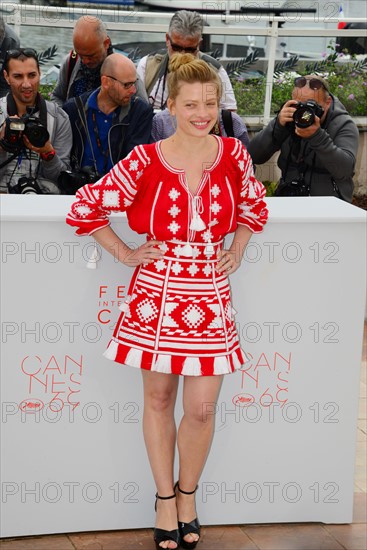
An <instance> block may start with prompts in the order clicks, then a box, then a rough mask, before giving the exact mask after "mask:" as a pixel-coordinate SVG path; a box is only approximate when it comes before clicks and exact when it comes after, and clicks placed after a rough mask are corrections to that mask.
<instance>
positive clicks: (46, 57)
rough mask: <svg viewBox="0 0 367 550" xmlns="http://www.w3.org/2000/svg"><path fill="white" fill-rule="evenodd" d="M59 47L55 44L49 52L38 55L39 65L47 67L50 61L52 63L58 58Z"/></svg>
mask: <svg viewBox="0 0 367 550" xmlns="http://www.w3.org/2000/svg"><path fill="white" fill-rule="evenodd" d="M56 52H57V46H56V45H55V44H54V45H53V46H51V47H50V48H47V50H44V51H43V52H39V53H37V59H38V63H39V64H40V65H45V64H46V63H47V62H48V61H52V60H53V59H54V58H55V57H56Z"/></svg>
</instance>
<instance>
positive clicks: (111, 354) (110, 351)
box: [103, 340, 118, 361]
mask: <svg viewBox="0 0 367 550" xmlns="http://www.w3.org/2000/svg"><path fill="white" fill-rule="evenodd" d="M117 350H118V343H117V342H115V341H114V340H111V342H110V343H109V345H108V348H107V349H106V351H105V352H104V354H103V356H104V357H106V358H107V359H112V361H114V360H115V359H116V355H117Z"/></svg>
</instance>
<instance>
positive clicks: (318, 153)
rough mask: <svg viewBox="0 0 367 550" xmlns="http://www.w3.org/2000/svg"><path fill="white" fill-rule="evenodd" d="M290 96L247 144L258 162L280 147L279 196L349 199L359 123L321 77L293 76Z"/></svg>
mask: <svg viewBox="0 0 367 550" xmlns="http://www.w3.org/2000/svg"><path fill="white" fill-rule="evenodd" d="M294 84H295V85H294V89H293V91H292V99H290V100H289V101H287V102H286V103H285V104H284V105H283V106H282V108H281V109H280V111H279V113H278V115H277V117H276V118H275V119H274V120H272V121H271V122H270V123H269V124H268V125H267V126H266V127H265V128H264V129H263V130H262V131H261V132H259V133H258V134H257V135H256V136H255V137H254V138H253V139H252V140H251V141H250V144H249V146H248V151H249V153H250V154H251V156H252V159H253V162H254V163H255V164H263V163H265V162H267V161H268V160H269V159H270V158H271V157H272V155H273V154H274V153H275V152H276V151H279V150H280V154H279V158H278V166H279V168H280V170H281V173H282V177H281V180H280V182H279V185H278V188H277V190H276V193H275V194H276V195H278V196H307V195H313V196H335V197H339V198H341V199H343V200H345V201H348V202H351V200H352V195H353V187H354V184H353V179H352V177H353V174H354V167H355V162H356V156H357V149H358V137H359V136H358V128H357V126H356V125H355V124H354V122H353V120H352V118H351V117H350V115H349V114H348V112H347V111H346V109H345V107H344V106H343V105H342V104H341V103H340V101H339V100H338V98H336V97H334V96H333V95H332V94H330V92H329V88H328V84H327V82H326V81H325V80H324V79H323V78H321V77H319V76H317V75H308V76H300V77H298V78H296V79H295V82H294Z"/></svg>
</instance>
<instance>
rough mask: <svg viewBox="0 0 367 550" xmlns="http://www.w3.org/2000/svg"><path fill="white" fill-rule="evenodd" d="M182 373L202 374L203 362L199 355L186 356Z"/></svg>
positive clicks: (189, 374) (188, 374) (186, 374)
mask: <svg viewBox="0 0 367 550" xmlns="http://www.w3.org/2000/svg"><path fill="white" fill-rule="evenodd" d="M181 374H183V375H185V376H200V375H201V364H200V359H199V357H186V359H185V362H184V364H183V369H182V372H181Z"/></svg>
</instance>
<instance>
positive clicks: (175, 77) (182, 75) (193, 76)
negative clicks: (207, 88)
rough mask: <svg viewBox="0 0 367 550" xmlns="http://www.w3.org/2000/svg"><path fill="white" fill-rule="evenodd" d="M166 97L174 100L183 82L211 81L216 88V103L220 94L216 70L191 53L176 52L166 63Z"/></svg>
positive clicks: (220, 89) (220, 85) (219, 82)
mask: <svg viewBox="0 0 367 550" xmlns="http://www.w3.org/2000/svg"><path fill="white" fill-rule="evenodd" d="M168 71H169V73H168V77H167V86H168V97H169V98H170V99H172V100H175V99H176V97H177V96H178V93H179V91H180V85H181V84H183V83H187V84H193V83H194V82H201V83H202V84H206V83H213V84H214V85H215V87H216V89H217V98H218V104H219V100H220V97H221V95H222V82H221V80H220V78H219V76H218V73H217V71H216V70H215V69H214V68H213V67H212V66H211V65H210V64H209V63H206V62H205V61H203V60H202V59H200V58H198V57H195V56H194V55H192V54H191V53H183V54H182V53H176V54H174V55H173V56H172V57H171V58H170V62H169V65H168Z"/></svg>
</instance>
